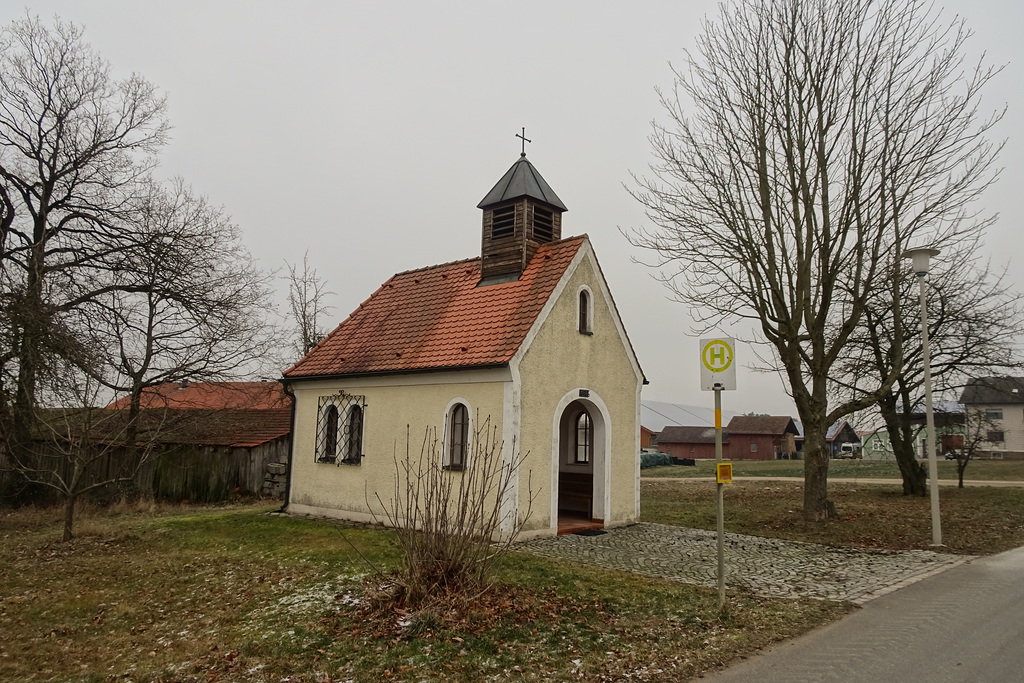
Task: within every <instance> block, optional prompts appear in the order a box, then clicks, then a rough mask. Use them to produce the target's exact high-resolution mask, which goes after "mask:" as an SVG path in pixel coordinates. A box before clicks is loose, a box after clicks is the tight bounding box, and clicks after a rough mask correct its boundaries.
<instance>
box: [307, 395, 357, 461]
mask: <svg viewBox="0 0 1024 683" xmlns="http://www.w3.org/2000/svg"><path fill="white" fill-rule="evenodd" d="M365 417H366V397H365V396H355V395H352V394H346V393H345V392H341V393H338V394H334V395H333V396H321V397H320V400H319V405H318V406H317V425H316V427H317V429H316V462H318V463H333V464H335V465H358V464H359V463H360V461H361V460H362V457H363V453H362V448H363V423H364V422H365Z"/></svg>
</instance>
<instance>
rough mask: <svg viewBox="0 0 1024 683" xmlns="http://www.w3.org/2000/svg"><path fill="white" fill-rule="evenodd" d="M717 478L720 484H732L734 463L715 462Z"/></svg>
mask: <svg viewBox="0 0 1024 683" xmlns="http://www.w3.org/2000/svg"><path fill="white" fill-rule="evenodd" d="M715 470H716V472H715V474H716V477H715V480H716V481H717V482H718V483H719V484H731V483H732V463H731V462H719V463H715Z"/></svg>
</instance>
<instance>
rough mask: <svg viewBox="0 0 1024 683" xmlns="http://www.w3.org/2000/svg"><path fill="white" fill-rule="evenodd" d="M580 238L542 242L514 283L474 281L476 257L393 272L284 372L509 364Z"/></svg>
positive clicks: (328, 372) (331, 372)
mask: <svg viewBox="0 0 1024 683" xmlns="http://www.w3.org/2000/svg"><path fill="white" fill-rule="evenodd" d="M585 240H586V235H582V236H578V237H570V238H567V239H564V240H561V241H559V242H552V243H549V244H545V245H543V246H541V247H540V248H539V249H538V250H537V252H536V254H535V255H534V257H533V258H532V259H531V260H530V263H529V265H528V266H527V268H526V270H525V271H524V272H523V275H522V277H520V278H519V280H517V281H514V282H507V283H501V284H492V285H487V286H485V287H477V283H478V282H479V281H480V259H479V258H475V259H469V260H466V261H456V262H454V263H446V264H443V265H440V266H431V267H429V268H422V269H420V270H411V271H407V272H404V273H398V274H397V275H395V276H393V277H392V278H391V279H390V280H388V281H387V282H385V283H384V284H383V285H381V287H380V289H378V290H377V291H376V292H374V293H373V294H372V295H371V296H370V298H369V299H367V300H366V301H364V302H363V303H362V304H360V306H359V308H358V309H356V310H355V311H354V312H353V313H352V314H351V315H350V316H349V317H348V318H347V319H346V320H345V321H344V322H342V323H341V325H339V326H338V327H337V328H336V329H335V330H334V331H333V332H331V333H330V334H329V335H328V336H327V337H326V338H325V339H324V340H323V341H321V342H320V343H319V344H318V345H317V346H316V347H315V348H314V349H313V350H312V351H310V352H309V353H308V354H307V355H306V357H305V358H303V359H302V360H300V361H299V362H298V363H296V364H295V365H293V366H292V367H291V368H289V369H288V370H286V371H285V373H284V374H285V376H286V377H290V378H299V377H314V376H323V375H327V376H332V375H348V374H373V373H388V372H407V371H411V370H427V369H446V368H467V367H485V366H491V365H501V364H503V363H508V362H509V361H510V360H511V359H512V356H513V355H515V353H516V351H517V350H518V349H519V347H520V345H521V344H522V343H523V340H524V339H525V338H526V334H527V333H528V332H529V331H530V328H531V327H532V326H533V323H534V321H535V320H536V319H537V315H538V314H539V313H540V311H541V309H543V308H544V305H545V304H546V303H547V300H548V298H549V297H550V296H551V292H552V291H554V288H555V285H557V284H558V281H559V280H560V279H561V277H562V275H563V274H564V273H565V270H566V268H567V267H568V266H569V263H570V262H571V261H572V259H573V258H574V257H575V256H576V253H577V252H578V251H579V249H580V246H582V244H583V242H584V241H585Z"/></svg>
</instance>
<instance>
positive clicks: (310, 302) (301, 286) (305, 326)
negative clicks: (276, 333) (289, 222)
mask: <svg viewBox="0 0 1024 683" xmlns="http://www.w3.org/2000/svg"><path fill="white" fill-rule="evenodd" d="M285 265H286V266H288V306H289V308H290V309H291V312H292V320H293V321H294V323H295V352H296V354H297V355H298V357H299V358H301V357H302V356H305V355H306V354H307V353H309V352H310V351H311V350H312V349H313V347H314V346H316V345H317V344H319V343H320V340H321V339H323V338H324V337H325V336H327V330H325V329H324V328H323V327H322V324H323V317H324V316H326V315H327V314H329V313H330V312H331V311H332V310H333V308H334V307H333V306H328V305H327V303H326V300H327V297H329V296H332V295H333V294H334V292H332V291H330V290H329V289H327V281H326V280H325V279H323V278H321V277H320V276H319V275H318V274H317V272H316V269H314V268H312V267H310V265H309V251H307V252H306V253H305V254H303V255H302V270H301V271H300V270H299V266H298V265H297V264H296V265H292V264H291V263H288V262H287V261H286V262H285Z"/></svg>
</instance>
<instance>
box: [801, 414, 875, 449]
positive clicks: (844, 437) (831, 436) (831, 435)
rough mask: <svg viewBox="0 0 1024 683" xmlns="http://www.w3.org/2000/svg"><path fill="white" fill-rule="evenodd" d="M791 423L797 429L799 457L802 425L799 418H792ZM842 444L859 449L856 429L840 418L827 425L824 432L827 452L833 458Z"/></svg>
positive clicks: (802, 438) (802, 436) (802, 441)
mask: <svg viewBox="0 0 1024 683" xmlns="http://www.w3.org/2000/svg"><path fill="white" fill-rule="evenodd" d="M793 423H794V424H795V425H796V428H797V431H798V433H797V435H796V437H795V440H796V450H797V457H798V458H800V457H802V456H801V455H800V454H801V453H803V449H804V426H803V424H802V423H801V422H800V421H799V420H794V421H793ZM843 444H851V445H852V446H853V447H854V450H860V445H861V443H860V436H859V435H858V434H857V430H856V429H854V428H853V425H851V424H850V423H849V422H847V421H846V420H844V419H842V418H840V419H838V420H836V421H835V422H833V423H832V424H831V425H829V428H828V431H827V432H826V433H825V445H826V446H827V447H828V449H829V454H830V455H831V456H832V457H833V458H834V457H836V455H837V454H839V453H840V452H841V451H842V450H843Z"/></svg>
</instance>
